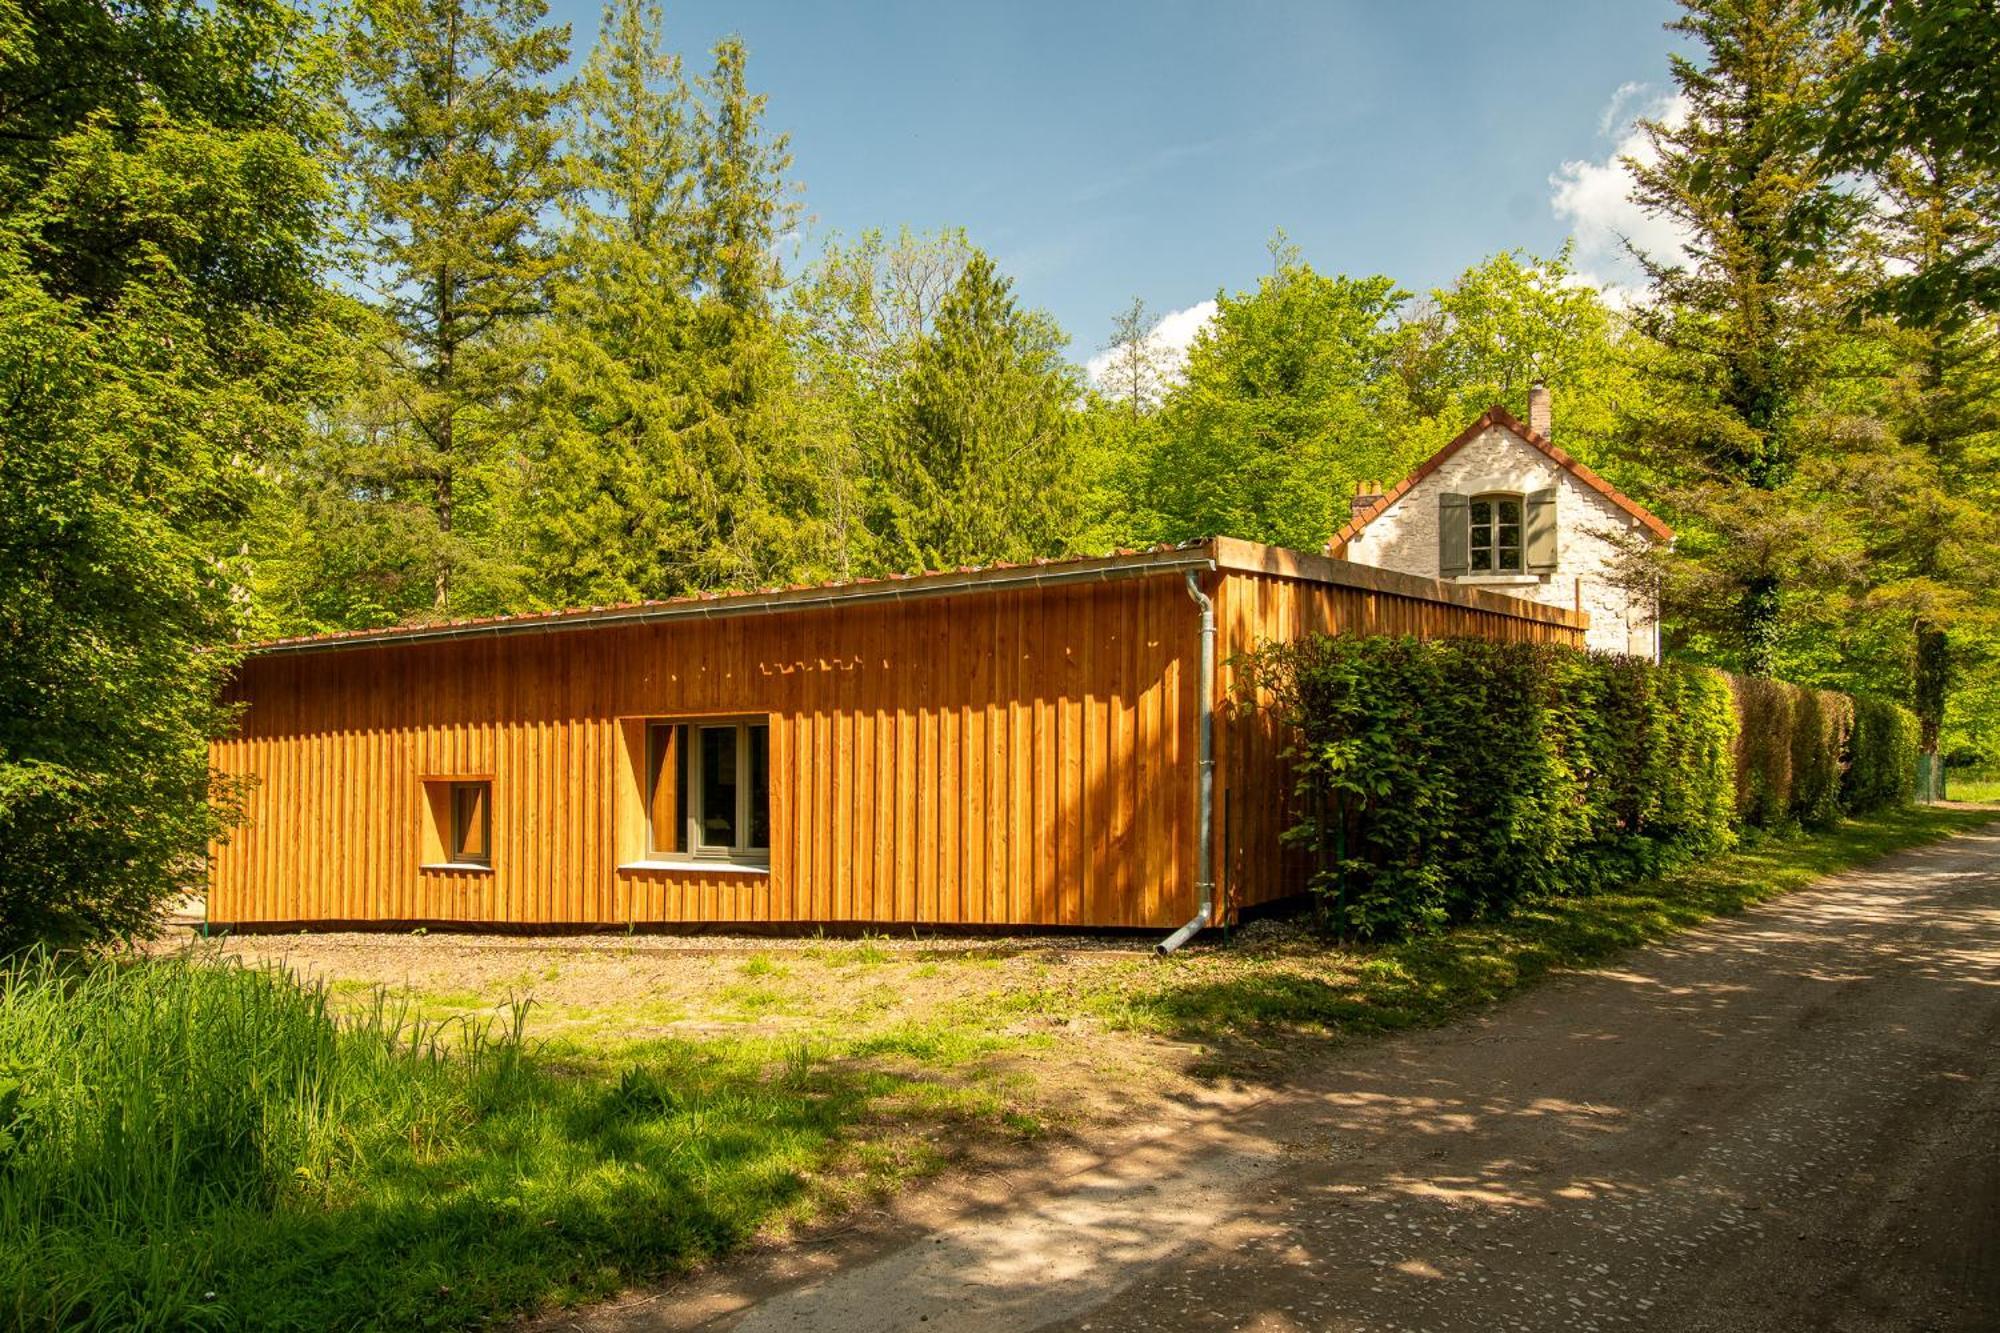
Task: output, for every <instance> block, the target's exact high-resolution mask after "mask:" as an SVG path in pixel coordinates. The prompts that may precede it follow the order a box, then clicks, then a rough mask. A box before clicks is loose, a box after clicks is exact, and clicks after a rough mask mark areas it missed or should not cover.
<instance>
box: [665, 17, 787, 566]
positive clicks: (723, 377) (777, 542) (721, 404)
mask: <svg viewBox="0 0 2000 1333" xmlns="http://www.w3.org/2000/svg"><path fill="white" fill-rule="evenodd" d="M748 59H749V55H748V52H747V50H746V48H745V47H744V45H743V43H742V41H741V40H740V39H737V38H734V37H731V38H725V39H724V40H723V41H721V42H719V43H717V45H716V47H715V53H714V64H713V67H712V69H711V70H710V72H709V74H708V76H707V77H706V78H704V79H702V80H701V90H702V101H701V113H700V116H699V118H698V144H699V150H698V154H699V155H698V161H699V170H698V179H699V200H700V202H699V206H698V209H697V214H696V216H697V226H696V230H695V236H694V243H693V253H694V264H695V268H694V273H695V280H696V292H697V297H696V333H695V347H696V348H697V349H698V353H699V371H698V373H697V374H696V376H695V377H694V378H693V379H692V380H691V382H690V385H689V394H690V397H689V403H690V408H691V420H690V422H689V425H688V428H687V433H686V440H687V443H688V447H689V450H690V453H691V455H692V457H693V458H694V460H695V466H696V467H698V468H700V469H701V474H702V476H703V477H704V478H705V479H706V486H705V488H704V495H705V509H704V512H703V513H702V514H700V515H699V519H700V522H701V523H702V525H703V528H704V532H705V541H704V547H703V550H702V552H701V554H700V556H699V568H698V570H697V574H696V580H695V581H696V582H697V583H698V584H699V585H700V586H741V585H744V584H752V583H761V582H768V581H771V580H774V579H777V578H780V577H784V576H786V575H787V574H789V573H790V572H791V571H792V570H793V569H795V568H796V567H797V566H798V564H799V563H800V561H801V545H802V542H801V532H800V527H801V525H800V524H799V522H798V521H797V519H796V515H797V514H798V513H800V512H802V511H804V510H806V509H808V508H809V507H810V506H811V504H812V500H813V494H812V492H813V486H812V480H811V470H810V468H809V467H808V466H807V464H806V461H805V459H804V457H803V453H802V451H801V449H800V445H799V440H798V436H797V430H798V422H797V419H796V415H795V408H796V403H795V402H794V401H793V400H792V398H791V395H790V389H791V372H790V367H789V364H788V361H789V358H788V355H787V351H788V349H787V345H786V340H785V331H784V329H783V327H782V325H781V324H780V322H779V321H778V319H777V315H776V300H777V297H778V296H779V294H780V293H781V292H782V291H783V288H784V273H783V269H782V267H781V265H780V263H779V259H778V244H779V238H780V237H781V236H783V235H784V234H785V232H786V231H788V230H789V228H790V227H791V224H792V221H793V219H794V218H795V216H796V214H797V206H796V203H795V201H794V200H793V198H792V193H791V187H790V185H789V184H788V183H787V181H786V179H785V173H786V172H788V171H789V170H790V169H791V163H792V158H791V151H790V147H789V142H788V140H787V138H786V136H784V135H782V134H781V135H778V136H776V137H767V135H766V133H765V130H764V126H763V118H764V111H765V105H766V99H765V98H764V97H763V96H762V95H761V94H754V93H752V92H751V91H750V90H749V84H748V79H747V74H746V67H747V63H748ZM804 544H806V545H809V544H810V543H809V542H807V543H804Z"/></svg>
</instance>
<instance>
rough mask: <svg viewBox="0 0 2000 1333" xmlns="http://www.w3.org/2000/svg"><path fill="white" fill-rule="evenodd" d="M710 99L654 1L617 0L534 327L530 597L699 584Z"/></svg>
mask: <svg viewBox="0 0 2000 1333" xmlns="http://www.w3.org/2000/svg"><path fill="white" fill-rule="evenodd" d="M696 115H697V108H696V106H695V103H694V101H693V98H692V96H691V93H690V90H689V89H688V87H687V84H686V81H685V79H684V78H683V77H682V73H681V62H680V58H679V57H678V56H677V55H675V54H674V53H673V52H671V51H670V50H668V49H667V48H666V46H665V39H664V33H663V30H662V20H661V15H660V10H659V7H658V5H657V4H653V3H650V2H649V0H615V3H613V4H610V5H607V6H606V7H605V10H604V21H603V23H602V25H601V27H600V29H599V37H598V42H597V46H596V47H595V49H593V50H592V52H591V54H590V57H589V59H588V60H587V61H585V63H584V66H583V69H582V71H581V72H580V74H579V76H578V79H577V86H576V91H575V99H574V102H573V104H572V107H571V115H570V118H569V121H568V123H567V126H566V129H567V135H566V137H567V140H568V144H569V156H568V158H567V160H566V163H565V165H566V167H567V170H568V173H569V183H570V185H571V187H572V188H571V192H570V194H569V196H568V197H567V198H565V199H564V200H563V218H564V231H563V236H562V243H561V251H560V253H561V259H562V263H561V266H560V268H559V269H558V271H557V272H556V274H555V275H554V276H553V277H552V279H551V282H550V292H551V296H550V305H551V313H550V317H549V319H548V320H546V321H545V322H544V323H543V325H542V326H541V327H540V328H539V329H538V331H537V359H538V360H539V361H540V362H541V364H542V365H543V367H544V376H543V378H542V380H541V382H540V383H539V384H538V385H537V386H536V393H535V396H534V399H533V402H532V407H533V412H532V419H531V421H530V423H529V424H528V427H527V429H526V431H525V432H524V435H525V437H526V438H527V439H528V441H529V444H530V455H531V456H530V462H529V468H528V481H527V484H526V487H525V493H524V495H523V498H522V515H521V523H522V527H523V529H524V544H525V547H526V559H527V564H528V573H527V581H528V587H529V596H530V599H531V600H532V601H534V602H537V603H539V604H543V605H576V604H594V603H602V602H612V601H625V600H631V599H635V598H644V597H665V596H670V595H673V594H676V593H680V592H683V591H686V590H687V589H688V588H689V587H691V586H694V585H695V584H696V583H697V582H698V581H699V577H700V576H699V567H700V564H701V560H702V556H703V553H704V550H705V536H704V533H703V531H702V526H701V520H700V515H701V514H703V513H705V512H709V511H712V510H713V508H714V504H713V502H712V501H707V500H705V498H704V497H703V495H702V491H703V488H704V486H705V484H706V483H707V480H708V478H707V477H706V475H705V474H704V472H703V470H702V469H701V467H700V466H699V465H698V460H696V459H695V458H693V457H691V455H690V452H689V450H688V448H687V444H686V441H685V439H684V435H685V432H686V430H687V426H688V411H687V408H686V401H687V398H688V395H689V392H690V382H691V381H692V380H694V379H696V378H698V366H697V364H696V363H697V362H698V359H699V356H700V351H699V348H698V346H697V342H698V337H699V330H698V328H697V327H696V309H695V285H696V256H695V246H696V243H697V240H698V236H699V226H700V218H699V214H698V211H697V205H698V199H697V195H696V171H697V154H698V144H697V142H696V137H695V136H696V124H695V122H696Z"/></svg>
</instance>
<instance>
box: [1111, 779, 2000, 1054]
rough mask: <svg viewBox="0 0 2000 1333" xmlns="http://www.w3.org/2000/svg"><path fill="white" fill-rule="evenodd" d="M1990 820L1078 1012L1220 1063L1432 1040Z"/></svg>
mask: <svg viewBox="0 0 2000 1333" xmlns="http://www.w3.org/2000/svg"><path fill="white" fill-rule="evenodd" d="M1993 820H1994V816H1993V814H1992V812H1990V811H1986V812H1980V811H1966V810H1953V809H1950V808H1947V807H1928V808H1911V809H1905V810H1897V811H1892V812H1889V813H1885V814H1880V815H1874V816H1870V817H1868V818H1865V819H1858V820H1849V821H1846V822H1845V823H1844V824H1843V825H1842V826H1841V827H1840V828H1838V829H1836V830H1834V831H1832V832H1830V833H1824V834H1820V835H1817V836H1804V835H1795V836H1789V837H1765V838H1763V839H1761V840H1759V841H1758V842H1756V843H1755V844H1753V845H1747V846H1744V847H1742V848H1740V849H1738V850H1736V851H1733V852H1730V853H1727V854H1725V855H1722V856H1717V857H1713V858H1710V859H1708V860H1705V861H1699V862H1694V863H1691V864H1689V865H1686V866H1684V867H1682V868H1680V869H1679V870H1676V871H1674V872H1672V873H1669V874H1667V875H1664V876H1662V877H1660V878H1659V879H1657V880H1654V881H1651V882H1649V883H1645V884H1640V885H1636V886H1632V887H1629V888H1625V889H1621V890H1618V891H1616V892H1608V893H1601V894H1589V895H1581V896H1575V897H1560V898H1549V899H1545V900H1542V901H1539V902H1527V903H1523V904H1521V905H1520V906H1519V907H1517V909H1516V910H1515V911H1514V912H1513V913H1512V914H1511V915H1509V916H1508V917H1506V918H1505V919H1503V920H1499V921H1495V922H1490V923H1484V924H1478V925H1470V926H1463V927H1460V928H1458V929H1455V930H1450V931H1446V932H1442V933H1439V934H1434V935H1426V936H1420V937H1417V938H1414V939H1408V940H1402V941H1398V942H1396V943H1392V944H1388V945H1384V946H1381V947H1379V948H1372V949H1365V948H1329V947H1326V946H1324V945H1321V944H1318V943H1317V942H1311V941H1308V940H1299V939H1296V938H1295V939H1293V940H1290V941H1287V942H1286V943H1284V944H1281V945H1278V946H1275V947H1272V948H1268V949H1258V948H1256V947H1239V948H1230V949H1214V948H1210V949H1207V950H1190V951H1188V952H1187V953H1184V954H1182V955H1179V956H1177V957H1176V958H1175V959H1172V960H1169V965H1168V966H1167V967H1166V968H1163V969H1160V970H1159V971H1157V972H1156V973H1155V974H1154V975H1153V976H1152V977H1150V978H1144V977H1141V978H1137V979H1136V980H1135V981H1134V983H1133V984H1130V985H1126V986H1119V987H1111V988H1107V989H1104V990H1101V991H1099V992H1098V993H1096V994H1094V995H1092V996H1090V997H1088V1000H1087V1003H1088V1005H1089V1007H1090V1008H1092V1009H1093V1010H1094V1011H1096V1012H1097V1013H1098V1014H1099V1016H1100V1017H1101V1018H1102V1019H1103V1020H1104V1021H1106V1022H1108V1023H1111V1024H1113V1025H1114V1026H1121V1027H1130V1028H1135V1029H1138V1030H1141V1031H1148V1032H1155V1033H1159V1034H1161V1035H1166V1036H1172V1037H1175V1038H1178V1039H1182V1040H1196V1041H1203V1042H1207V1043H1211V1044H1213V1045H1215V1046H1216V1047H1218V1051H1217V1055H1218V1056H1219V1057H1220V1059H1221V1063H1222V1064H1223V1065H1224V1066H1226V1065H1227V1063H1228V1058H1229V1056H1230V1053H1231V1050H1232V1049H1234V1050H1235V1051H1236V1052H1237V1053H1238V1054H1240V1053H1241V1052H1242V1048H1243V1047H1244V1046H1246V1045H1247V1046H1252V1047H1256V1046H1269V1045H1272V1044H1277V1043H1285V1042H1290V1041H1292V1040H1293V1039H1296V1038H1298V1037H1300V1036H1318V1037H1340V1036H1348V1035H1361V1034H1369V1033H1378V1032H1392V1031H1397V1030H1401V1029H1405V1028H1415V1027H1432V1026H1436V1025H1438V1024H1441V1023H1445V1022H1449V1021H1450V1020H1452V1019H1454V1018H1456V1017H1458V1016H1460V1015H1462V1014H1464V1013H1466V1012H1467V1011H1469V1010H1471V1009H1475V1008H1478V1007H1480V1006H1483V1005H1487V1004H1491V1003H1493V1002H1494V1001H1496V1000H1500V999H1503V998H1505V997H1506V996H1508V995H1511V994H1513V993H1515V992H1517V991H1519V990H1521V989H1522V988H1524V987H1526V986H1530V985H1532V984H1534V982H1535V981H1537V980H1538V979H1540V978H1541V977H1543V976H1544V975H1546V974H1547V973H1548V972H1550V971H1551V970H1553V969H1557V968H1573V967H1581V966H1586V965H1589V964H1591V963H1596V962H1601V961H1603V960H1604V959H1606V958H1608V957H1610V956H1611V955H1613V954H1615V953H1617V952H1618V951H1620V950H1623V949H1628V948H1631V947H1632V946H1634V945H1639V944H1645V943H1648V942H1650V941H1653V940H1659V939H1663V938H1665V937H1667V936H1669V935H1671V934H1673V933H1675V932H1676V931H1681V930H1685V929H1687V928H1688V927H1690V926H1694V925H1698V924H1700V923H1701V922H1703V921H1706V920H1709V919H1710V918H1712V917H1715V916H1719V915H1724V914H1728V913H1732V912H1740V911H1742V910H1743V909H1744V908H1746V907H1748V906H1751V905H1752V904H1754V903H1758V902H1762V901H1764V900H1766V899H1769V898H1772V897H1774V896H1776V895H1778V894H1781V893H1786V892H1789V891H1791V890H1793V889H1797V888H1800V887H1803V886H1804V885H1806V884H1809V883H1811V882H1812V881H1813V880H1815V879H1818V878H1819V877H1821V876H1823V875H1829V874H1832V873H1834V872H1836V871H1840V870H1845V869H1848V868H1850V867H1853V866H1856V865H1860V864H1862V863H1863V862H1866V861H1870V860H1873V859H1874V858H1876V857H1878V856H1883V855H1886V854H1888V853H1890V852H1894V851H1900V850H1902V849H1903V848H1906V847H1912V846H1916V845H1918V844H1920V843H1924V842H1929V841H1931V840H1933V839H1935V838H1938V837H1942V836H1944V835H1946V834H1948V833H1952V832H1956V831H1959V830H1962V829H1968V828H1975V827H1978V826H1980V825H1984V824H1990V823H1992V822H1993Z"/></svg>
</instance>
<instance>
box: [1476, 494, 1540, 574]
mask: <svg viewBox="0 0 2000 1333" xmlns="http://www.w3.org/2000/svg"><path fill="white" fill-rule="evenodd" d="M1506 501H1511V502H1512V503H1513V505H1514V566H1513V568H1511V569H1509V568H1506V567H1505V566H1503V565H1502V564H1501V563H1500V552H1501V550H1502V549H1503V548H1502V547H1501V545H1500V505H1501V504H1502V503H1503V502H1506ZM1477 504H1486V505H1489V506H1491V508H1489V510H1488V511H1487V512H1488V514H1489V515H1490V518H1489V521H1488V522H1487V523H1486V524H1484V526H1485V528H1486V529H1487V543H1486V548H1485V549H1486V550H1488V551H1490V552H1491V553H1492V555H1491V559H1492V565H1491V567H1490V568H1487V569H1481V568H1479V565H1478V556H1477V554H1476V553H1477V552H1478V551H1479V549H1480V546H1479V529H1480V527H1481V526H1482V525H1481V524H1480V522H1479V520H1478V518H1477V517H1476V516H1475V514H1474V512H1473V508H1472V507H1473V506H1474V505H1477ZM1465 570H1466V574H1467V575H1469V576H1470V577H1472V578H1485V577H1502V578H1504V577H1507V576H1509V575H1515V574H1520V575H1525V574H1527V572H1528V497H1527V496H1525V495H1523V494H1521V493H1520V492H1519V491H1481V492H1479V493H1478V494H1476V495H1471V496H1468V497H1466V502H1465Z"/></svg>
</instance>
